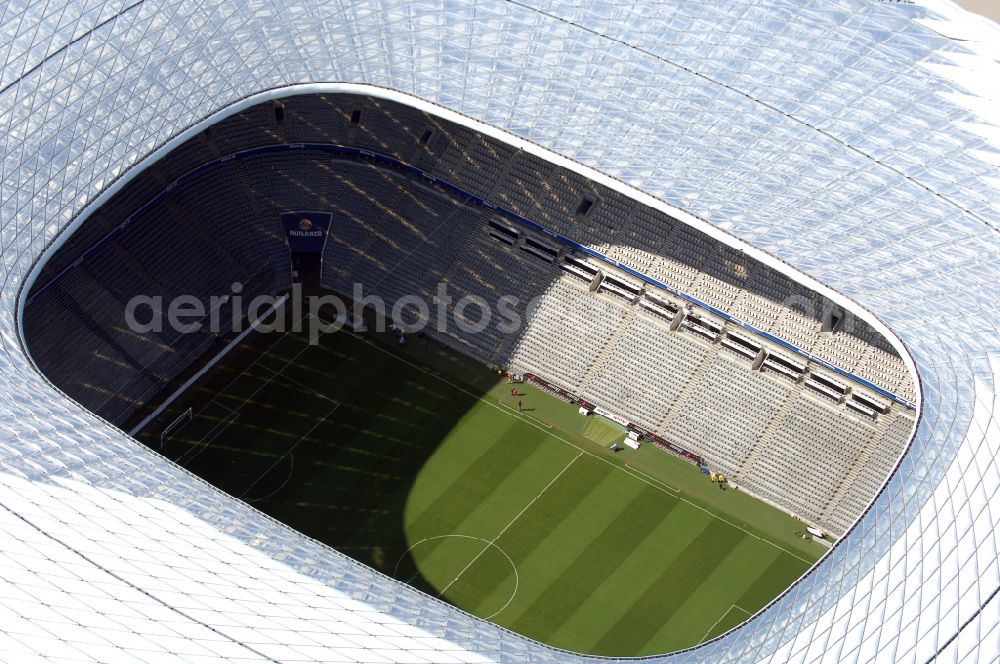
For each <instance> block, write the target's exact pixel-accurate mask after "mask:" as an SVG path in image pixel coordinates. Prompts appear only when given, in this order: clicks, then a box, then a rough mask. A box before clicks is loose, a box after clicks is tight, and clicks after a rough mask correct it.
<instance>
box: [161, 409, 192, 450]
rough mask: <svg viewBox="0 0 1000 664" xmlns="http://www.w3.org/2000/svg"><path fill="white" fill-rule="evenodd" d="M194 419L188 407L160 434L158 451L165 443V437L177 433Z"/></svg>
mask: <svg viewBox="0 0 1000 664" xmlns="http://www.w3.org/2000/svg"><path fill="white" fill-rule="evenodd" d="M193 419H194V410H192V408H191V407H190V406H189V407H188V409H187V410H185V411H184V412H183V413H181V414H180V415H178V416H177V417H176V418H175V419H174V421H173V422H171V423H170V424H168V425H167V426H166V428H165V429H163V431H161V432H160V449H161V450H162V449H163V444H164V443H165V442H166V441H167V436H169V435H170V434H172V433H173V432H174V431H177V430H178V429H180V428H181V427H182V426H184V425H185V424H187V423H188V422H190V421H191V420H193Z"/></svg>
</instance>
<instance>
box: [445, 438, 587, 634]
mask: <svg viewBox="0 0 1000 664" xmlns="http://www.w3.org/2000/svg"><path fill="white" fill-rule="evenodd" d="M582 456H583V452H580V453H579V454H577V455H576V456H575V457H573V460H572V461H570V462H569V463H567V464H566V466H565V467H564V468H563V469H562V470H560V471H559V474H558V475H556V476H555V477H553V478H552V479H551V480H550V481H549V483H548V484H546V485H545V488H544V489H542V490H541V491H539V492H538V495H537V496H535V497H534V498H532V499H531V502H530V503H528V504H527V505H525V506H524V509H522V510H521V511H520V512H518V513H517V516H515V517H514V518H513V519H511V520H510V523H508V524H507V525H506V526H504V528H503V530H501V531H500V532H499V533H497V535H496V537H494V538H493V539H492V540H490V542H489V544H487V545H486V546H485V547H483V550H482V551H480V552H479V555H477V556H476V557H475V558H473V559H472V560H471V561H470V562H469V564H468V565H466V566H465V567H463V568H462V571H461V572H459V573H458V576H456V577H455V578H454V579H452V580H451V582H450V583H449V584H448V585H446V586H445V587H444V588H442V589H441V592H439V593H438V597H441V596H443V595H444V594H445V592H447V590H448V588H451V587H452V585H453V584H454V583H455V582H456V581H458V580H459V578H461V576H462V575H463V574H465V572H466V571H467V570H468V569H469V568H470V567H472V565H473V564H474V563H475V562H476V561H477V560H479V558H480V557H481V556H482V555H483V554H484V553H486V551H487V550H489V548H490V547H491V546H493V545H494V544H496V541H497V540H498V539H500V536H501V535H503V534H504V533H505V532H507V530H509V529H510V527H511V526H513V525H514V522H515V521H517V520H518V519H520V518H521V515H522V514H524V513H525V512H527V511H528V508H529V507H531V506H532V505H534V504H535V501H537V500H538V499H539V498H541V497H542V494H543V493H545V492H546V491H548V490H549V487H551V486H552V485H553V484H555V483H556V480H558V479H559V478H560V477H562V476H563V473H565V472H566V471H567V470H569V467H570V466H572V465H573V464H574V463H576V460H577V459H579V458H580V457H582ZM494 615H496V614H494Z"/></svg>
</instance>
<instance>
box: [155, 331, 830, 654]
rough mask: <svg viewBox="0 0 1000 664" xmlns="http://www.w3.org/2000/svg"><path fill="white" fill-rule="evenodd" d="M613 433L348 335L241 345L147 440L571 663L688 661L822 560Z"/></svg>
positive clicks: (567, 408) (431, 348)
mask: <svg viewBox="0 0 1000 664" xmlns="http://www.w3.org/2000/svg"><path fill="white" fill-rule="evenodd" d="M512 387H514V388H516V389H518V390H519V391H520V392H521V393H523V396H512V395H511V389H512ZM519 400H520V401H521V402H522V403H523V411H519V410H518V405H517V402H518V401H519ZM188 408H191V410H192V413H193V418H192V419H191V420H190V421H187V422H185V423H184V424H183V425H181V426H179V427H177V428H176V429H174V430H173V431H171V432H170V433H169V435H167V436H164V437H162V439H161V432H162V431H163V430H164V429H165V428H166V427H167V426H168V424H170V423H171V422H173V421H174V420H176V418H177V417H178V416H179V415H180V414H181V413H183V412H185V411H186V410H187V409H188ZM616 427H617V425H613V424H612V423H610V422H608V421H600V422H598V423H596V424H595V423H593V422H592V421H591V420H590V418H586V417H583V416H581V415H579V414H578V413H577V408H576V406H573V405H570V404H567V403H564V402H562V401H560V400H558V399H556V398H554V397H551V396H549V395H547V394H545V393H544V392H541V391H540V390H538V389H536V388H535V387H533V386H532V385H530V384H518V385H516V386H512V385H508V384H507V383H506V379H505V378H502V377H500V376H498V375H497V374H496V373H494V372H491V371H489V370H488V369H487V368H486V367H484V366H482V365H481V364H479V363H477V362H475V361H473V360H471V359H469V358H466V357H464V356H462V355H460V354H458V353H456V352H454V351H452V350H449V349H445V348H443V347H441V346H440V345H439V344H437V343H435V342H432V341H429V340H426V339H417V338H413V337H409V338H408V341H407V344H406V346H405V347H402V348H401V347H398V346H397V345H396V342H395V338H394V336H392V335H391V334H378V333H374V332H369V333H363V334H354V333H351V332H347V331H340V332H336V333H332V334H327V335H324V336H323V337H322V338H321V340H320V344H319V345H309V343H308V339H307V336H306V335H305V334H298V333H288V334H283V335H279V334H257V333H254V334H251V335H249V336H248V337H247V338H246V339H245V340H244V341H243V342H242V344H241V346H240V347H239V348H237V349H235V350H234V351H233V352H231V353H230V354H229V355H228V356H226V357H225V358H224V359H223V360H222V361H221V362H220V363H219V364H217V365H216V366H215V367H213V368H212V369H211V370H210V371H209V372H208V373H207V374H206V375H205V376H203V377H202V378H201V379H199V380H198V381H197V382H196V383H195V384H194V385H193V386H192V387H191V388H190V389H189V390H187V391H186V392H185V393H184V394H182V395H181V396H180V397H179V398H178V399H177V400H176V401H175V402H174V403H172V404H171V405H170V407H169V408H167V409H166V410H165V411H164V412H163V413H162V414H161V415H160V416H159V417H158V418H156V419H155V420H154V421H153V422H151V423H150V424H149V425H148V426H147V427H146V428H145V429H144V430H143V431H142V432H141V433H140V434H139V435H138V438H139V439H140V440H142V441H143V442H145V443H146V444H147V445H149V446H150V447H152V448H153V449H160V451H161V453H163V454H164V455H166V456H168V457H170V458H171V459H174V460H175V461H177V462H178V463H180V464H181V465H183V466H185V467H186V468H188V469H189V470H191V471H192V472H194V473H195V474H197V475H199V476H201V477H203V478H205V479H206V480H208V481H209V482H211V483H212V484H214V485H216V486H218V487H219V488H221V489H223V490H224V491H226V492H228V493H230V494H232V495H233V496H236V497H237V498H240V499H242V500H244V501H246V502H248V503H250V504H252V505H254V506H255V507H257V508H258V509H260V510H261V511H263V512H265V513H267V514H269V515H271V516H273V517H274V518H276V519H278V520H280V521H282V522H284V523H286V524H288V525H289V526H291V527H293V528H295V529H297V530H299V531H301V532H303V533H305V534H307V535H309V536H311V537H313V538H315V539H317V540H319V541H322V542H324V543H326V544H329V545H330V546H332V547H334V548H335V549H337V550H339V551H341V552H343V553H345V554H348V555H350V556H352V557H354V558H356V559H357V560H359V561H361V562H363V563H365V564H367V565H370V566H372V567H374V568H375V569H378V570H380V571H381V572H384V573H385V574H388V575H390V576H393V577H395V578H397V579H399V580H401V581H404V582H407V583H409V584H411V585H412V586H414V587H416V588H418V589H420V590H422V591H424V592H426V593H428V594H430V595H433V596H435V597H440V598H441V599H444V600H446V601H448V602H450V603H451V604H454V605H455V606H458V607H460V608H462V609H464V610H466V611H469V612H470V613H473V614H475V615H477V616H480V617H482V618H486V619H488V620H491V621H493V622H495V623H497V624H499V625H502V626H504V627H507V628H510V629H512V630H514V631H516V632H518V633H520V634H523V635H525V636H527V637H530V638H533V639H537V640H539V641H541V642H543V643H546V644H550V645H552V646H556V647H559V648H565V649H568V650H572V651H576V652H583V653H591V654H600V655H618V656H630V655H632V656H634V655H649V654H657V653H664V652H669V651H673V650H677V649H680V648H685V647H691V646H694V645H696V644H698V643H701V642H703V641H705V640H707V639H710V638H712V637H714V636H717V635H719V634H722V633H723V632H725V631H726V630H728V629H730V628H731V627H733V626H735V625H737V624H739V623H740V622H743V621H744V620H746V619H747V618H748V617H749V616H750V615H751V614H752V613H754V612H756V611H757V610H758V609H759V608H761V607H762V606H764V605H765V604H766V603H767V602H768V601H770V600H771V599H772V598H774V597H775V596H777V595H778V594H779V593H780V592H781V591H782V590H784V589H785V588H786V587H787V586H788V585H790V584H791V582H792V581H794V580H795V579H796V578H798V577H799V576H800V575H801V574H802V573H803V572H805V571H806V569H808V568H809V567H810V566H811V565H812V563H813V562H815V561H816V560H817V559H818V558H819V556H820V555H821V554H822V553H823V552H824V551H825V549H824V548H823V547H821V546H820V545H818V544H816V543H814V542H808V541H802V540H800V539H799V538H797V537H796V536H795V532H796V531H798V530H801V529H802V525H801V523H800V522H798V521H794V520H793V519H791V518H790V517H789V516H788V515H787V514H784V513H782V512H780V511H779V510H776V509H774V508H772V507H770V506H768V505H766V504H764V503H762V502H760V501H758V500H756V499H754V498H752V497H750V496H747V495H746V494H744V493H742V492H739V491H733V490H725V491H723V490H720V489H719V488H718V487H717V486H716V485H714V484H712V483H711V482H709V480H708V478H707V476H705V475H702V474H700V473H699V472H698V470H697V469H696V468H695V467H693V466H692V465H690V464H688V463H686V462H684V461H681V460H679V459H677V458H675V457H672V456H670V455H668V454H666V453H664V452H662V451H660V450H657V449H655V448H654V447H652V446H651V445H644V446H643V447H642V448H641V449H639V450H632V449H625V450H622V451H620V452H618V453H614V452H612V451H611V450H609V449H608V446H607V444H606V442H607V441H608V440H612V439H614V438H615V435H616ZM623 437H624V436H623V435H622V436H620V437H619V438H618V439H617V440H619V441H620V439H621V438H623ZM598 441H600V442H598ZM161 444H162V448H161Z"/></svg>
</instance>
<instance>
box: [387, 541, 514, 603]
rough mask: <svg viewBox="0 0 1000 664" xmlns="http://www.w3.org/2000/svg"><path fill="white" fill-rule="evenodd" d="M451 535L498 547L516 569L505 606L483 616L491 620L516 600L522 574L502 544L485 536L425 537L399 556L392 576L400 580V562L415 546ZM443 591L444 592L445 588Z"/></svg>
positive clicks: (487, 547)
mask: <svg viewBox="0 0 1000 664" xmlns="http://www.w3.org/2000/svg"><path fill="white" fill-rule="evenodd" d="M449 537H457V538H461V539H471V540H478V541H480V542H484V543H485V544H486V547H485V548H484V549H483V551H486V550H488V549H489V548H490V547H492V548H494V549H496V550H497V551H499V552H500V555H502V556H503V557H504V558H506V559H507V562H508V563H510V568H511V569H512V570H514V590H513V591H512V592H511V593H510V597H508V598H507V601H506V602H504V603H503V606H501V607H500V608H499V609H497V610H496V611H494V612H493V613H491V614H490V615H488V616H483V620H491V619H492V618H493V617H494V616H496V615H499V614H500V613H501V612H502V611H503V610H504V609H506V608H507V607H508V606H510V603H511V602H513V601H514V596H515V595H517V589H518V586H520V584H521V579H520V576H519V575H518V573H517V565H515V564H514V560H513V559H512V558H511V557H510V556H509V555H507V552H506V551H504V550H503V549H502V548H500V545H499V544H497V543H496V542H491V541H489V540H488V539H486V538H484V537H476V536H475V535H458V534H454V535H435V536H434V537H425V538H423V539H422V540H420V541H418V542H415V543H414V544H413V545H411V546H410V548H409V549H407V550H406V551H404V552H403V555H401V556H400V557H399V560H397V561H396V567H394V568H393V570H392V578H394V579H396V580H397V581H398V580H399V576H398V573H399V564H400V563H401V562H403V558H405V557H406V555H407V554H408V553H410V552H411V551H413V550H414V549H415V548H417V547H418V546H420V545H421V544H423V543H424V542H430V541H432V540H439V539H447V538H449ZM479 555H480V556H481V555H483V554H482V553H480V554H479ZM477 558H478V556H477ZM413 564H414V567H416V561H415V560H414V561H413ZM419 573H420V571H419V570H417V572H416V573H415V574H414V575H413V576H411V577H410V578H409V579H407V581H406V582H407V583H409V582H410V581H412V580H413V578H414V577H415V576H416V575H417V574H419ZM451 583H454V581H452V582H451ZM451 583H449V584H448V586H451ZM448 586H446V589H447V587H448ZM441 592H442V593H444V591H443V590H442V591H441ZM439 596H440V595H439Z"/></svg>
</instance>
